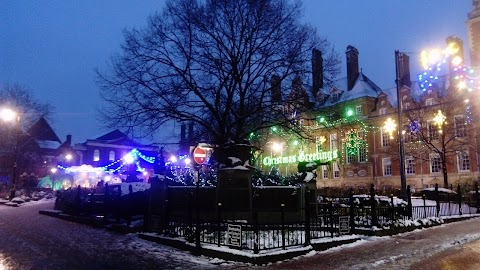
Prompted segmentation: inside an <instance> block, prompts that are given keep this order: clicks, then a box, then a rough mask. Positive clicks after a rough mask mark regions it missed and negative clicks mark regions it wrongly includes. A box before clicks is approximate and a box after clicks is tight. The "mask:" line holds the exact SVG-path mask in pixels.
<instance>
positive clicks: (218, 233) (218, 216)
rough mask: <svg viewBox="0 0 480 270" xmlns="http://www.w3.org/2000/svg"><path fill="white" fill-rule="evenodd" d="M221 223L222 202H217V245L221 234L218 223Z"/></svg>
mask: <svg viewBox="0 0 480 270" xmlns="http://www.w3.org/2000/svg"><path fill="white" fill-rule="evenodd" d="M221 223H222V203H220V202H219V203H218V204H217V238H218V239H217V240H218V242H217V246H220V235H221V228H220V225H221Z"/></svg>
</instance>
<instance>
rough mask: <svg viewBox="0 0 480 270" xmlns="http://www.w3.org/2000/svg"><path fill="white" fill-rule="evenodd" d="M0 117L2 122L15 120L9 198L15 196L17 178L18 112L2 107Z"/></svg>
mask: <svg viewBox="0 0 480 270" xmlns="http://www.w3.org/2000/svg"><path fill="white" fill-rule="evenodd" d="M0 118H1V119H2V120H3V121H4V122H15V121H16V124H17V126H16V129H15V139H14V140H15V141H14V145H13V175H12V189H11V190H10V200H12V199H13V198H14V197H15V192H16V188H15V184H16V183H15V182H16V178H17V146H18V133H19V129H20V116H18V113H17V112H15V111H14V110H12V109H10V108H4V109H1V110H0Z"/></svg>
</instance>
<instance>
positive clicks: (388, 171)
mask: <svg viewBox="0 0 480 270" xmlns="http://www.w3.org/2000/svg"><path fill="white" fill-rule="evenodd" d="M382 165H383V175H384V176H391V175H392V161H391V160H390V158H382Z"/></svg>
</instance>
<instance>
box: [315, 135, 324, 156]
mask: <svg viewBox="0 0 480 270" xmlns="http://www.w3.org/2000/svg"><path fill="white" fill-rule="evenodd" d="M323 139H324V140H325V137H323ZM324 140H323V141H324ZM323 141H322V137H315V149H316V150H317V153H318V152H322V142H323Z"/></svg>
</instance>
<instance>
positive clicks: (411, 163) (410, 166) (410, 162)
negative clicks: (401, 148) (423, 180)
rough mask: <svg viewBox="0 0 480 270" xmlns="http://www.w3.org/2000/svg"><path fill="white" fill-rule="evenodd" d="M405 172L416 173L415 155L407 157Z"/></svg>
mask: <svg viewBox="0 0 480 270" xmlns="http://www.w3.org/2000/svg"><path fill="white" fill-rule="evenodd" d="M405 173H406V174H415V159H414V158H413V157H407V158H405Z"/></svg>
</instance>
